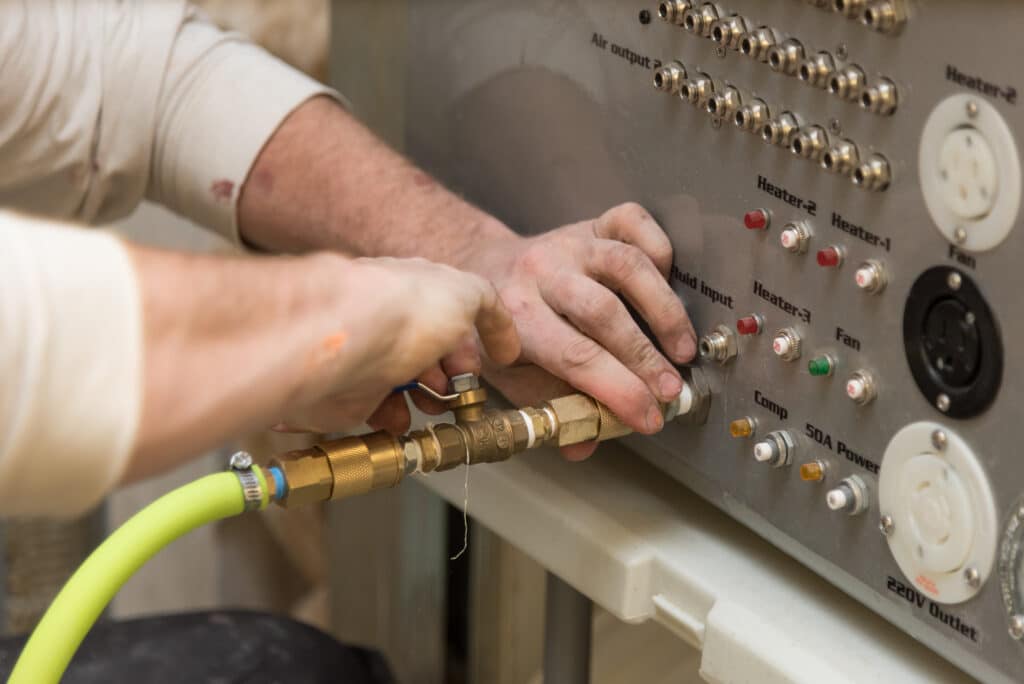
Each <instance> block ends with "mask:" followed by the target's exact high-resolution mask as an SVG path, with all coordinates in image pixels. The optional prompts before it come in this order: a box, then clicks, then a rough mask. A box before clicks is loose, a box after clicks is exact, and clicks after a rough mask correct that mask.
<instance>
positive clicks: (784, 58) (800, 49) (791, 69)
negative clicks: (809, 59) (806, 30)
mask: <svg viewBox="0 0 1024 684" xmlns="http://www.w3.org/2000/svg"><path fill="white" fill-rule="evenodd" d="M803 59H804V46H803V44H802V43H801V42H800V41H799V40H797V39H796V38H787V39H786V40H784V41H782V42H781V43H779V44H778V45H776V46H775V47H773V48H771V49H769V50H768V66H769V67H770V68H771V70H772V71H777V72H779V73H780V74H786V75H787V76H795V75H796V72H797V69H798V68H799V67H800V63H801V62H802V61H803Z"/></svg>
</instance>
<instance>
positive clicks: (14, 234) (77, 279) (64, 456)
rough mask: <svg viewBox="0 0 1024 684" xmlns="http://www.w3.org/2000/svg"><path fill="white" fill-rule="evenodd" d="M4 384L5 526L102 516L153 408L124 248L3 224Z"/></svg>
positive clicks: (0, 424) (100, 238)
mask: <svg viewBox="0 0 1024 684" xmlns="http://www.w3.org/2000/svg"><path fill="white" fill-rule="evenodd" d="M0 378H3V381H2V382H0V514H4V515H22V514H24V515H41V514H46V515H74V514H78V513H82V512H84V511H85V510H87V509H89V508H90V507H92V506H94V505H95V504H97V503H98V502H99V501H100V500H101V499H102V497H103V496H104V495H105V494H106V493H107V492H108V491H110V489H112V488H113V487H114V486H115V485H116V484H117V482H118V481H119V480H120V479H121V477H122V474H123V472H124V469H125V467H126V465H127V463H128V460H129V458H130V457H131V453H132V448H133V445H134V441H135V432H136V429H137V425H138V422H139V414H140V407H141V402H142V313H141V305H140V301H139V295H138V287H137V284H136V277H135V271H134V267H133V265H132V262H131V258H130V256H129V254H128V252H127V250H126V249H125V248H124V246H123V245H122V243H121V242H120V241H119V240H118V239H117V238H115V237H114V236H112V235H110V234H107V233H105V232H102V231H84V230H78V229H75V228H69V227H61V226H59V225H56V224H54V223H52V222H47V221H43V220H38V219H28V218H26V217H24V216H19V215H17V214H13V213H10V212H0Z"/></svg>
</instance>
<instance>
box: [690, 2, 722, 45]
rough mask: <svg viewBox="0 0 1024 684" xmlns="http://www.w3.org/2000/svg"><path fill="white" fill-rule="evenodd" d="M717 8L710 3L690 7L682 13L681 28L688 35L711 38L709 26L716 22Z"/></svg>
mask: <svg viewBox="0 0 1024 684" xmlns="http://www.w3.org/2000/svg"><path fill="white" fill-rule="evenodd" d="M718 16H719V12H718V8H717V7H715V6H714V5H713V4H711V3H710V2H705V3H704V4H702V5H701V6H700V7H691V8H690V9H688V10H686V12H684V13H683V28H685V29H686V30H687V31H689V32H690V33H692V34H694V35H697V36H703V37H705V38H710V37H711V25H712V24H714V23H715V22H716V21H718Z"/></svg>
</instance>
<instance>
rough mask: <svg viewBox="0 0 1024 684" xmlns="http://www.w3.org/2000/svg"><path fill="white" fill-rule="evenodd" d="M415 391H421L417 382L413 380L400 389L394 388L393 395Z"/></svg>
mask: <svg viewBox="0 0 1024 684" xmlns="http://www.w3.org/2000/svg"><path fill="white" fill-rule="evenodd" d="M414 389H419V383H418V382H416V381H415V380H413V381H412V382H407V383H405V384H404V385H399V386H398V387H395V388H393V389H392V390H391V393H392V394H401V393H402V392H411V391H412V390H414Z"/></svg>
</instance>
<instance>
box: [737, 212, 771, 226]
mask: <svg viewBox="0 0 1024 684" xmlns="http://www.w3.org/2000/svg"><path fill="white" fill-rule="evenodd" d="M769 220H770V219H769V216H768V212H767V211H766V210H765V209H755V210H754V211H748V212H747V213H746V214H744V215H743V225H745V226H746V227H747V230H764V229H765V228H767V227H768V221H769Z"/></svg>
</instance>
